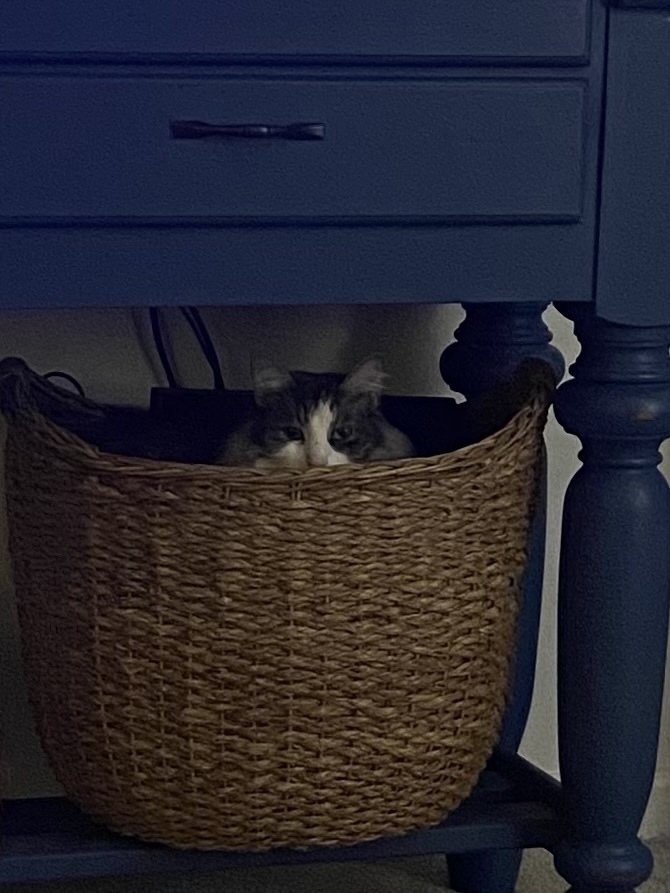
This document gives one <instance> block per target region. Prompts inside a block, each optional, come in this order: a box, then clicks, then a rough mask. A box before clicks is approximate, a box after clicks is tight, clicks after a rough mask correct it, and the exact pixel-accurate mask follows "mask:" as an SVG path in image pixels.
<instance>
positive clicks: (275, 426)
mask: <svg viewBox="0 0 670 893" xmlns="http://www.w3.org/2000/svg"><path fill="white" fill-rule="evenodd" d="M383 383H384V373H383V371H382V368H381V364H380V362H379V360H377V359H376V358H373V359H370V360H367V361H365V362H364V363H361V365H360V366H357V367H356V368H355V369H354V370H353V372H351V373H350V374H349V375H347V376H341V375H332V374H317V373H310V372H289V373H287V372H281V371H280V370H278V369H275V368H273V367H265V368H262V369H260V370H258V371H257V372H256V374H255V380H254V390H255V397H256V404H257V406H258V413H257V415H256V418H255V420H254V424H253V426H252V430H251V438H252V440H253V441H254V442H255V444H256V445H257V447H258V449H259V453H260V455H259V458H257V459H256V461H255V465H256V466H257V467H260V468H263V467H266V468H267V467H274V466H287V467H291V468H309V467H312V466H328V465H346V464H348V463H350V462H364V461H366V460H367V459H369V457H370V456H371V455H372V454H374V452H375V450H376V449H377V448H378V447H379V446H380V444H381V441H382V438H383V429H382V426H383V423H384V420H383V417H382V416H381V413H380V412H379V398H380V394H381V391H382V388H383Z"/></svg>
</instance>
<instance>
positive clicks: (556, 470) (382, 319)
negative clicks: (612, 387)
mask: <svg viewBox="0 0 670 893" xmlns="http://www.w3.org/2000/svg"><path fill="white" fill-rule="evenodd" d="M461 317H462V313H461V311H460V309H459V308H457V307H389V308H383V307H377V308H366V307H337V308H333V307H327V308H314V307H294V308H274V309H271V310H269V309H265V308H263V309H238V308H226V309H217V310H212V311H209V312H208V313H207V320H208V322H209V323H210V326H211V328H212V331H213V333H214V335H215V338H216V341H217V343H218V345H219V346H220V353H221V356H222V360H223V367H224V375H225V377H226V380H227V383H228V384H229V385H230V386H232V387H243V386H246V385H248V381H249V377H248V370H249V365H250V357H251V355H252V354H253V355H255V356H264V357H269V358H271V359H273V360H275V361H276V362H278V363H284V364H286V365H288V366H302V367H303V368H311V369H315V370H316V369H322V370H326V369H331V370H332V369H342V370H343V369H346V368H347V367H348V366H349V365H351V364H352V363H353V362H355V361H356V360H357V359H359V358H360V357H361V356H364V355H365V354H368V353H371V352H380V353H382V354H384V355H385V357H387V368H388V371H389V372H390V373H391V378H392V382H391V384H392V387H393V390H395V391H397V392H407V393H427V394H431V393H443V392H445V390H446V389H445V387H444V385H443V383H442V382H441V380H440V377H439V374H438V369H437V361H438V359H439V355H440V352H441V350H442V349H443V347H444V346H445V344H446V343H448V341H449V340H450V338H451V336H452V333H453V330H454V328H455V326H456V325H457V323H458V321H459V320H460V319H461ZM547 321H548V322H549V323H550V325H551V327H552V330H553V331H554V334H555V338H556V343H557V344H558V346H559V347H560V348H561V349H562V350H563V351H564V353H565V356H566V358H567V359H568V360H570V361H571V360H572V359H573V358H574V356H575V355H576V353H577V349H578V348H577V345H576V342H575V340H574V338H573V337H572V333H571V327H570V325H569V324H568V323H567V322H566V321H565V320H564V319H563V318H562V317H560V316H559V315H558V314H557V313H555V312H553V311H550V312H549V313H548V314H547ZM169 330H170V336H171V337H170V340H171V341H172V343H173V346H174V347H175V349H176V353H177V356H178V357H179V363H178V370H179V372H180V374H181V376H182V380H183V383H184V384H185V385H187V386H208V384H209V377H208V375H207V370H206V367H205V366H204V363H203V362H202V360H201V359H200V357H198V356H197V353H196V351H192V350H191V349H190V348H191V346H192V341H191V340H190V333H189V332H188V331H187V330H186V328H185V326H183V325H182V324H181V323H180V321H179V319H178V317H177V316H176V314H171V317H170V325H169ZM10 354H13V355H19V356H22V357H24V358H25V359H26V360H27V361H28V363H30V365H32V366H33V367H34V368H35V369H37V370H38V371H40V372H46V371H49V370H50V369H55V368H58V369H63V370H65V371H68V372H70V373H71V374H73V375H75V376H77V377H78V378H79V379H80V380H81V381H82V383H84V384H85V386H86V389H87V392H88V394H89V396H91V397H93V398H97V399H100V400H109V401H116V402H128V403H144V402H146V400H147V398H148V393H149V389H150V388H151V387H152V385H154V384H156V383H159V382H160V381H161V377H160V371H159V369H158V368H157V366H156V361H155V357H154V355H153V351H152V349H151V346H150V343H149V339H148V337H147V327H146V318H145V314H144V313H132V312H130V311H121V310H91V311H86V312H81V311H78V312H70V311H59V312H49V313H46V312H40V313H36V312H33V313H25V312H22V313H3V314H1V315H0V356H6V355H10ZM547 438H548V442H549V456H550V491H549V493H550V495H549V540H548V556H547V566H546V584H545V604H544V612H543V618H542V629H541V639H540V654H539V665H538V675H537V684H536V691H535V698H534V702H533V710H532V715H531V719H530V723H529V726H528V730H527V733H526V736H525V740H524V744H523V751H524V753H525V754H526V755H527V756H528V757H530V758H531V759H532V760H534V761H535V762H537V763H538V764H539V765H540V766H542V767H543V768H545V769H546V770H548V771H549V772H552V773H556V772H557V767H558V760H557V753H556V721H555V670H554V661H555V605H556V576H557V555H558V545H559V530H560V524H559V519H560V505H561V499H562V494H563V492H564V490H565V486H566V483H567V481H568V480H569V478H570V476H571V474H572V473H573V472H574V469H575V468H576V467H577V464H578V463H577V458H576V453H577V442H576V440H575V438H572V437H570V436H568V435H566V434H565V433H564V432H562V431H561V430H560V429H559V427H558V426H557V425H556V423H555V422H554V421H553V419H552V420H551V422H550V425H549V428H548V433H547ZM3 530H4V518H3ZM669 536H670V532H669ZM666 700H667V699H666ZM0 710H1V713H2V720H1V722H0V727H1V728H2V733H3V738H4V742H3V745H4V747H3V749H4V758H5V763H6V770H5V773H6V783H7V785H8V786H9V791H10V794H12V795H17V796H22V795H37V794H41V793H48V792H51V791H54V790H56V789H57V787H56V785H55V782H54V781H53V779H52V778H51V776H50V773H49V771H48V768H47V767H46V765H45V762H44V759H43V757H42V755H41V753H40V750H39V747H38V745H37V743H36V741H35V738H34V734H33V731H32V724H31V718H30V709H29V707H28V705H27V700H26V696H25V690H24V687H23V683H22V679H21V670H20V656H19V649H18V638H17V630H16V622H15V608H14V604H13V595H12V592H11V582H10V579H9V576H8V569H7V562H6V558H4V559H3V560H2V561H0ZM669 713H670V711H667V710H666V717H665V725H664V733H663V738H664V744H663V746H662V752H661V757H660V760H659V772H658V779H657V783H658V792H657V793H656V794H655V796H654V798H653V801H652V804H651V807H650V811H649V813H648V817H647V823H646V830H647V832H648V833H649V834H656V833H670V797H668V796H667V795H668V793H669V791H668V787H669V779H670V715H668V714H669Z"/></svg>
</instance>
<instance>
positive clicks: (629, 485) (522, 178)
mask: <svg viewBox="0 0 670 893" xmlns="http://www.w3.org/2000/svg"><path fill="white" fill-rule="evenodd" d="M668 10H670V2H667V0H611V2H610V3H606V2H604V0H341V2H339V3H338V4H335V5H331V4H325V3H315V2H314V0H291V2H290V3H283V4H281V3H274V4H273V3H269V2H268V0H244V2H241V0H229V2H227V3H222V2H220V0H192V2H191V3H188V4H186V3H183V2H178V0H117V2H115V3H106V4H103V3H102V2H100V0H62V2H51V3H46V2H44V0H5V2H3V3H2V4H1V5H0V109H1V117H0V308H37V307H54V308H55V307H87V306H140V305H146V304H163V305H184V304H194V305H197V304H202V305H205V304H217V305H225V304H229V305H230V304H236V305H252V304H266V305H273V304H275V305H279V304H287V303H295V304H316V303H323V304H326V303H353V302H358V303H373V304H374V303H378V304H383V303H410V302H411V303H428V302H461V303H463V304H464V305H465V307H466V310H467V316H466V319H465V321H464V323H463V324H462V326H461V328H460V329H459V332H458V334H457V341H456V343H455V344H454V345H452V346H451V347H449V348H448V349H447V350H446V351H445V353H444V355H443V357H442V372H443V375H444V377H445V379H446V380H447V381H448V382H449V383H450V384H452V385H453V386H454V387H455V388H457V389H459V390H461V391H463V392H464V393H466V394H473V393H475V392H476V391H478V390H481V389H482V388H483V387H486V386H487V385H489V384H490V383H491V382H493V381H495V380H497V379H499V378H500V377H501V376H503V375H505V374H507V373H508V372H509V371H510V369H511V368H513V367H514V366H515V365H516V364H517V363H518V362H519V360H520V359H522V358H524V357H527V356H541V357H545V358H546V359H548V360H549V361H550V362H551V363H553V364H554V366H555V367H556V368H557V369H560V367H561V358H560V356H558V355H557V352H556V351H555V350H554V349H553V348H552V347H551V346H549V343H548V342H549V335H548V332H547V330H546V328H545V326H544V324H543V322H542V319H541V314H542V312H543V310H544V309H545V307H546V306H547V304H548V303H549V302H555V303H557V304H558V307H559V309H560V310H561V311H562V312H563V313H565V314H566V315H567V316H568V317H569V318H570V319H572V320H574V323H575V331H576V333H577V335H578V337H579V339H580V341H581V344H582V348H583V349H582V354H581V355H580V357H579V359H578V360H577V362H576V364H575V365H574V367H573V369H572V373H573V379H572V380H571V381H569V382H568V383H567V384H565V385H563V387H561V389H560V390H559V393H558V397H557V404H556V412H557V416H558V418H559V421H560V422H561V423H562V424H563V425H564V427H565V428H566V429H567V430H568V431H570V432H572V433H575V434H577V435H578V436H579V437H580V439H581V441H582V444H583V451H582V454H581V458H582V462H583V466H582V468H581V470H580V471H579V472H578V474H577V475H576V477H575V478H574V480H573V481H572V483H571V485H570V487H569V489H568V492H567V494H566V500H565V507H564V527H563V539H562V557H561V580H560V605H559V726H560V758H561V774H562V786H559V785H558V784H556V783H555V782H553V781H552V780H551V779H548V778H546V777H545V776H543V775H542V773H540V772H538V771H537V770H536V769H534V767H532V766H529V765H528V764H527V763H525V762H524V761H523V760H521V759H520V758H519V757H518V756H517V755H516V750H517V748H518V745H519V741H520V738H521V734H522V732H523V726H524V724H525V719H526V716H527V712H528V705H529V700H530V692H531V689H532V675H533V664H534V643H535V639H536V630H537V617H538V611H539V588H540V587H539V584H538V581H539V579H540V578H541V558H542V536H543V531H542V524H541V522H542V519H541V518H540V519H538V523H537V525H536V528H537V529H536V531H535V537H536V548H535V552H534V556H535V557H534V560H533V563H532V565H531V568H530V571H529V575H528V577H529V579H528V580H527V587H526V588H527V591H528V597H527V600H526V605H525V607H524V618H523V624H522V630H521V637H522V647H521V649H520V658H519V665H518V666H517V681H516V686H515V690H514V693H513V697H512V699H511V701H510V707H509V710H508V716H507V720H506V723H505V729H504V733H503V738H502V740H501V744H500V747H499V750H498V752H497V754H496V756H495V758H494V760H493V761H492V763H491V766H490V768H489V770H488V772H487V773H486V774H485V776H484V777H483V779H482V782H481V784H480V787H479V789H478V790H477V791H476V793H475V795H473V797H472V798H471V799H470V801H468V802H467V803H466V804H465V805H464V806H463V807H462V808H461V809H460V810H459V811H458V812H457V813H456V814H455V815H454V816H452V817H451V818H450V819H449V820H448V821H447V822H446V823H445V824H444V825H443V826H441V827H439V828H436V829H433V830H430V831H427V832H422V833H419V834H416V835H412V836H410V837H407V838H402V839H400V840H389V841H378V842H374V843H371V844H364V845H360V846H357V847H350V848H347V849H340V850H329V849H327V850H316V851H310V852H276V853H270V854H263V855H255V856H252V855H249V854H243V853H239V854H223V853H208V854H195V853H179V852H176V851H170V850H167V849H163V848H160V847H149V846H147V845H140V844H137V843H135V842H133V841H129V840H123V839H120V838H117V837H114V836H113V835H110V834H107V833H106V832H103V831H102V830H99V829H96V828H95V827H94V826H92V825H91V824H90V823H89V822H88V821H87V820H85V819H84V818H83V817H82V816H81V815H80V814H79V813H78V812H77V811H76V810H75V809H74V808H73V807H71V806H70V805H69V804H68V803H66V802H65V801H60V800H54V801H25V802H14V803H6V804H5V805H4V808H3V814H4V828H3V836H2V838H0V883H2V882H14V881H23V880H40V879H54V878H62V877H85V876H95V875H101V874H115V873H118V874H129V873H131V874H132V873H151V872H159V871H166V870H175V871H180V870H193V869H195V868H202V869H207V870H211V869H215V868H219V867H225V866H233V865H247V864H257V865H259V864H271V863H287V862H300V861H303V862H304V861H309V860H324V859H328V860H333V859H359V858H360V859H370V858H378V857H381V856H385V857H386V856H392V855H407V854H414V853H435V852H444V853H447V854H448V855H449V860H450V871H451V876H452V884H453V886H454V887H455V888H456V889H458V890H460V891H462V893H512V891H513V889H514V885H515V880H516V873H517V870H518V865H519V859H520V855H521V851H522V849H523V848H524V847H528V846H546V847H548V848H550V849H552V850H553V852H554V854H555V860H556V865H557V868H558V870H559V871H560V872H561V873H562V875H563V876H564V877H565V878H566V879H567V880H568V882H569V883H570V884H572V889H573V891H574V893H597V891H602V890H605V889H607V890H608V891H611V893H631V891H633V890H634V888H635V887H636V886H637V885H638V884H639V883H641V882H642V881H643V880H644V879H645V878H646V877H647V876H648V875H649V874H650V872H651V869H652V866H651V857H650V855H649V852H648V850H647V849H646V847H644V846H643V844H641V843H640V842H639V840H638V838H637V833H638V829H639V825H640V822H641V819H642V815H643V812H644V809H645V805H646V802H647V798H648V796H649V791H650V787H651V783H652V779H653V773H654V761H655V755H656V745H657V738H658V728H659V715H660V706H661V699H662V684H663V672H664V659H665V648H666V641H667V628H668V608H669V594H670V549H669V548H668V544H669V539H670V497H669V491H668V487H667V484H666V482H665V480H664V479H663V477H662V476H661V475H660V473H659V471H658V467H657V466H658V461H659V455H658V449H659V445H660V443H661V442H662V441H663V439H664V438H665V437H667V436H668V435H670V359H669V356H668V345H669V344H670V15H669V12H668Z"/></svg>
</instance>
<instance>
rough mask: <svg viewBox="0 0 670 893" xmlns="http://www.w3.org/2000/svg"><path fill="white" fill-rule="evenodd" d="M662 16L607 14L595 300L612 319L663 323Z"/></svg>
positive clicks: (669, 289) (667, 86) (668, 281)
mask: <svg viewBox="0 0 670 893" xmlns="http://www.w3.org/2000/svg"><path fill="white" fill-rule="evenodd" d="M669 47H670V18H668V14H667V12H663V11H661V10H646V11H644V12H643V11H641V10H637V11H636V10H623V9H615V10H612V12H611V17H610V27H609V46H608V68H607V115H606V119H605V131H604V146H603V152H604V155H603V167H602V210H601V216H600V239H599V245H600V250H599V254H598V279H597V293H596V301H597V308H598V313H599V314H600V315H601V316H604V317H605V318H606V319H610V320H612V321H613V322H621V323H633V324H637V325H649V326H653V325H668V324H670V52H669V51H668V48H669Z"/></svg>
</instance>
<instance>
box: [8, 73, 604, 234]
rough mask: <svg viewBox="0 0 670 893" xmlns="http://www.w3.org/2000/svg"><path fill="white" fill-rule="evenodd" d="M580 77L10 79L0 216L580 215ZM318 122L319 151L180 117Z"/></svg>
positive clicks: (466, 218)
mask: <svg viewBox="0 0 670 893" xmlns="http://www.w3.org/2000/svg"><path fill="white" fill-rule="evenodd" d="M586 97H587V85H586V83H585V82H581V81H579V80H565V81H563V80H551V81H550V80H547V81H540V80H537V81H536V80H529V79H519V80H507V81H492V80H485V79H469V78H468V79H452V80H428V79H425V80H421V79H416V80H407V81H398V82H393V81H390V80H381V79H380V80H350V79H335V78H333V79H321V80H288V79H287V80H284V79H276V78H275V79H269V78H268V79H261V80H259V79H234V78H228V79H218V78H207V79H206V78H192V79H188V78H181V79H179V78H165V77H147V78H130V77H128V78H123V77H103V78H98V77H49V78H39V77H23V76H18V77H15V76H6V77H3V78H0V106H1V107H2V109H3V126H2V130H1V131H0V170H1V171H2V172H3V174H2V177H1V178H0V221H2V220H4V221H5V223H8V222H9V223H11V222H12V221H15V222H16V218H21V219H23V220H29V221H30V220H47V221H49V220H56V219H63V218H66V217H67V218H85V219H91V220H96V221H100V220H102V221H103V222H104V221H105V220H107V221H110V219H111V218H115V219H117V221H118V219H121V220H123V219H127V218H132V219H133V220H136V219H141V220H149V221H151V220H155V219H169V220H172V221H186V222H188V220H193V219H200V218H208V219H218V218H221V219H225V220H226V221H228V222H230V223H233V224H234V223H236V222H241V223H244V222H245V221H249V220H251V219H253V220H254V221H255V222H259V221H262V220H264V219H267V220H270V221H275V222H282V221H292V220H297V221H299V222H303V221H307V222H309V221H319V220H336V221H346V220H354V221H360V220H361V219H371V220H373V221H379V222H394V221H395V222H397V221H402V220H415V219H421V220H425V219H427V218H430V219H432V220H433V221H434V222H436V223H459V222H489V221H493V222H496V221H497V222H502V221H530V222H559V221H560V222H569V221H576V220H578V219H580V216H581V213H582V202H583V195H582V192H583V184H584V173H583V163H584V158H585V151H584V140H585V132H584V119H585V110H584V106H585V101H586ZM175 119H178V120H179V119H203V120H206V121H211V122H214V123H226V124H233V123H249V122H268V123H273V124H286V123H291V122H295V121H316V122H322V123H323V124H324V127H325V139H324V140H322V141H316V142H292V141H264V140H249V139H242V140H240V139H228V140H219V139H215V140H211V139H207V140H180V139H174V138H173V137H171V134H170V121H173V120H175Z"/></svg>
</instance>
